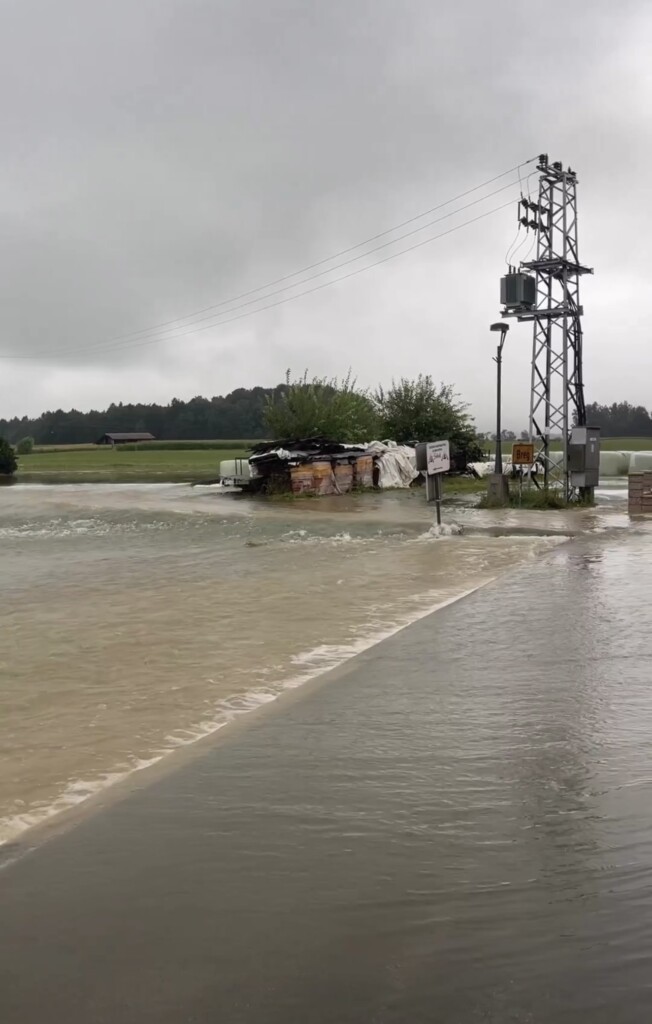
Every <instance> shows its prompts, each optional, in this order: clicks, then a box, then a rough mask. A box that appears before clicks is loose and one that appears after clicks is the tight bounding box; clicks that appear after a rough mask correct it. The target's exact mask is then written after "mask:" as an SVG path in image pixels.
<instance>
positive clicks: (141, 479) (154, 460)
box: [16, 442, 247, 483]
mask: <svg viewBox="0 0 652 1024" xmlns="http://www.w3.org/2000/svg"><path fill="white" fill-rule="evenodd" d="M234 443H237V442H234ZM246 454H247V453H246V451H245V449H244V448H232V449H220V450H215V449H212V448H209V447H207V446H202V447H200V448H194V449H191V450H188V449H181V450H176V449H173V448H165V449H160V448H156V449H154V448H151V449H150V448H147V447H146V446H143V447H141V448H139V449H137V450H133V449H132V450H131V451H124V450H123V449H121V448H120V447H119V446H117V447H115V448H111V447H106V448H105V447H95V446H94V445H77V446H67V447H65V448H56V447H53V448H51V449H45V448H40V449H39V450H38V451H35V452H34V453H33V454H32V455H20V456H19V457H18V473H17V474H16V479H17V480H18V481H19V482H22V483H183V482H186V481H188V482H191V483H196V482H201V481H202V480H215V479H216V478H217V476H218V473H219V468H220V462H222V461H223V460H226V459H239V458H243V457H245V456H246Z"/></svg>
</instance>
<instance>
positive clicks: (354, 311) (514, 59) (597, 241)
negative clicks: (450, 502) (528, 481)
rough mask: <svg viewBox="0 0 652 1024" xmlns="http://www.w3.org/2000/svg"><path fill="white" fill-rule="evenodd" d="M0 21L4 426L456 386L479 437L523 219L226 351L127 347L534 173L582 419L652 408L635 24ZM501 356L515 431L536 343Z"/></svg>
mask: <svg viewBox="0 0 652 1024" xmlns="http://www.w3.org/2000/svg"><path fill="white" fill-rule="evenodd" d="M537 13H540V14H541V19H542V20H541V21H540V22H539V23H537V22H536V20H535V19H536V16H537ZM0 14H1V24H0V121H1V125H2V147H1V148H0V184H1V188H0V218H1V226H2V232H1V244H0V323H1V330H0V353H4V354H16V355H20V356H23V357H24V356H36V357H37V358H34V359H24V358H23V359H20V360H10V361H5V360H2V361H0V416H3V415H4V416H11V415H15V414H23V413H28V414H36V413H39V412H41V411H43V410H44V409H46V408H57V407H64V408H68V407H70V406H76V407H77V408H81V409H88V408H90V407H93V406H94V407H102V406H105V405H106V404H108V403H109V402H110V401H120V400H122V401H131V400H143V401H153V400H157V401H168V400H169V399H170V398H171V397H172V396H177V397H179V398H190V397H191V396H193V395H194V394H204V395H208V396H211V395H214V394H223V393H226V392H227V391H230V390H232V389H233V388H234V387H238V386H251V385H253V384H265V385H268V384H274V383H276V382H277V381H279V380H280V379H281V378H282V376H283V374H284V371H285V368H286V367H288V366H290V367H293V368H294V369H296V370H297V372H301V371H303V369H305V368H306V367H307V368H309V370H310V371H311V372H314V373H317V374H329V375H330V374H340V375H341V374H344V373H346V371H347V369H348V368H349V366H350V367H351V368H352V370H353V372H354V373H355V374H356V375H357V376H358V379H359V380H360V381H361V382H363V383H365V384H375V383H376V382H378V381H383V382H388V381H389V380H391V378H392V377H398V376H403V375H408V376H409V375H414V374H416V373H418V372H419V371H423V372H430V373H432V374H433V375H434V376H435V377H436V378H437V379H441V380H444V381H447V382H454V383H455V384H456V385H457V386H458V389H459V390H460V391H461V392H462V394H463V395H464V396H465V397H466V398H467V399H468V400H469V401H470V402H471V404H472V407H473V411H474V413H475V415H476V418H477V421H478V424H479V425H480V426H481V427H488V426H489V425H490V417H491V410H492V408H493V364H492V362H491V351H492V346H493V344H494V338H490V336H489V335H488V331H487V327H488V324H489V323H490V322H491V321H492V320H495V319H496V318H497V316H498V313H499V302H498V281H499V278H500V275H501V274H502V273H503V270H504V256H505V251H506V249H507V246H508V245H509V243H510V242H511V241H512V238H513V235H514V231H515V211H514V209H513V208H511V207H510V208H509V209H505V210H503V211H502V212H497V213H495V214H493V215H491V216H489V217H487V218H486V219H483V220H480V221H478V222H477V223H475V224H473V225H469V226H468V227H464V228H462V229H461V230H459V231H456V232H454V233H453V234H451V235H448V236H446V237H443V238H441V239H439V240H437V241H434V242H432V243H431V244H429V245H425V246H422V247H421V248H419V249H417V250H415V251H414V252H413V253H411V254H408V255H404V256H402V257H400V258H397V259H395V260H391V261H390V262H388V263H386V264H384V265H383V266H379V267H377V268H375V269H372V270H369V271H368V272H366V273H362V274H359V275H357V276H355V277H353V278H351V279H350V280H348V281H344V282H342V283H340V284H336V285H334V286H332V287H327V288H324V289H322V290H320V291H318V292H316V293H315V294H312V295H306V296H304V297H303V298H299V299H297V300H296V301H291V302H287V303H284V304H283V305H279V306H276V307H275V308H272V309H269V310H267V311H264V312H261V313H258V314H256V315H252V316H247V317H244V318H242V319H239V320H237V321H235V322H232V323H230V324H225V325H224V326H222V327H217V326H214V327H209V329H203V330H201V331H199V332H196V333H188V331H189V327H188V325H187V324H186V325H185V326H184V325H182V326H181V327H178V328H177V329H176V330H174V331H169V330H168V331H167V333H165V332H162V331H159V332H158V333H157V334H146V335H138V336H135V337H134V336H133V335H134V332H138V331H143V330H145V329H147V328H150V327H152V326H153V325H158V324H161V323H165V322H167V321H171V320H175V319H177V318H182V317H184V316H185V315H186V314H189V313H192V312H193V311H195V310H200V309H203V308H205V307H207V306H211V305H213V304H216V303H219V302H221V301H222V300H224V299H229V298H230V297H232V296H237V295H239V294H241V293H242V292H246V291H249V289H251V288H255V287H257V286H259V285H262V284H265V283H266V282H267V281H271V280H273V279H276V278H279V277H281V276H283V275H285V274H289V273H292V272H293V271H295V270H298V269H299V268H301V267H304V266H306V265H308V264H311V263H313V262H315V261H317V260H319V259H321V258H323V257H326V256H329V255H330V254H331V253H334V252H337V251H339V250H342V249H345V248H347V247H348V246H351V245H354V244H356V243H357V242H359V241H361V240H362V239H364V238H366V237H368V236H370V235H374V234H376V233H377V232H380V231H383V230H384V229H386V228H389V227H391V226H392V225H394V224H396V223H398V222H400V221H403V220H406V219H407V218H409V217H412V216H414V215H415V214H417V213H419V212H420V211H422V210H425V209H428V208H430V207H433V206H435V205H436V204H437V203H440V202H443V201H445V200H447V199H449V198H450V197H452V196H454V195H456V194H457V193H460V192H462V191H464V190H465V189H467V188H471V187H473V186H474V185H477V184H479V183H480V182H482V181H483V180H485V179H487V178H490V177H492V176H493V175H495V174H499V173H500V172H502V171H504V170H506V169H507V168H509V167H512V166H513V165H516V164H518V163H519V162H521V161H524V160H526V159H528V158H530V157H533V156H535V155H536V154H538V153H540V152H548V153H549V155H550V158H551V160H557V159H560V160H562V161H563V162H564V163H566V164H571V165H572V167H573V168H575V169H577V171H578V173H579V176H580V186H579V206H580V255H581V258H582V260H583V262H585V263H588V264H589V265H590V266H594V267H595V272H596V276H595V278H588V279H585V281H584V282H583V286H584V287H583V295H582V298H583V302H584V306H585V309H586V317H585V336H586V374H585V375H586V382H587V400H589V401H592V400H598V401H612V400H618V399H625V398H628V399H630V400H632V401H635V402H641V403H643V404H646V405H650V404H652V396H651V395H650V388H649V379H650V363H651V357H650V354H649V353H650V343H649V337H648V335H649V329H648V326H647V317H646V316H645V315H644V309H643V307H642V302H643V301H644V299H645V296H646V295H647V293H648V289H649V280H650V278H651V277H652V255H651V254H650V249H649V246H648V245H647V244H646V241H645V232H646V227H647V225H648V223H649V220H650V213H651V212H652V192H651V191H650V188H649V180H648V179H649V156H650V150H651V149H652V144H651V142H650V128H649V110H650V108H651V106H652V63H651V62H650V59H649V54H650V52H651V49H650V48H651V45H652V4H650V3H649V2H645V0H625V2H624V3H623V2H621V3H620V4H619V5H616V4H615V3H613V0H609V2H606V0H549V2H548V3H547V4H546V5H545V6H543V7H541V6H537V5H535V4H526V3H521V2H518V3H517V2H513V0H493V2H492V3H488V2H486V0H474V2H471V0H457V2H456V3H454V4H449V3H446V4H444V3H441V2H436V0H435V2H433V0H401V2H399V0H366V2H365V0H329V2H328V3H323V2H320V3H317V2H316V0H303V2H301V0H112V2H111V3H108V2H104V3H103V2H101V0H100V2H96V3H89V2H88V0H60V2H59V3H57V4H55V3H52V0H0ZM532 166H534V165H532ZM511 180H514V181H516V176H515V175H512V176H511V178H510V177H507V178H505V179H502V180H501V181H500V182H497V183H496V184H495V185H493V186H491V187H490V188H489V189H488V191H491V190H492V189H493V188H497V187H499V186H500V185H502V184H505V183H506V182H509V181H511ZM517 195H518V187H517V186H515V187H514V188H512V189H508V190H505V191H504V192H501V193H500V194H499V195H496V196H494V197H493V198H491V199H488V200H487V201H486V202H485V203H484V204H478V206H476V207H472V208H471V209H469V210H467V211H465V212H464V213H463V214H461V215H460V216H459V217H457V218H456V219H455V218H453V219H451V220H448V221H443V222H442V223H441V224H439V225H435V226H434V227H432V228H430V229H428V230H427V231H424V232H423V233H422V234H420V235H417V236H415V237H414V238H413V239H411V240H407V241H406V242H404V243H403V245H407V244H409V241H418V240H419V239H420V238H421V237H429V236H431V235H432V234H435V233H438V232H439V231H444V230H446V229H447V228H448V227H450V226H452V225H454V224H456V223H459V222H460V221H462V220H465V219H468V218H469V217H472V216H477V214H478V213H481V212H484V211H486V210H490V209H493V208H495V207H496V206H498V205H501V204H502V203H504V202H506V201H508V200H509V199H510V198H511V197H514V199H516V197H517ZM474 198H476V196H475V195H473V196H470V197H469V199H467V200H466V202H469V201H470V200H471V199H474ZM460 205H461V204H460ZM445 212H447V211H446V210H444V211H441V213H439V214H433V215H432V217H429V218H426V220H432V219H433V218H434V217H436V216H442V214H443V213H445ZM405 230H408V229H405ZM381 241H384V239H381ZM377 244H378V243H377ZM400 247H401V246H397V247H396V248H400ZM393 251H395V249H391V248H390V249H388V250H384V251H383V252H382V253H380V254H378V256H376V257H375V258H376V259H377V258H379V257H380V256H382V255H386V254H387V253H390V252H393ZM371 261H372V260H371V259H370V260H368V261H367V262H371ZM336 262H337V261H336ZM363 263H364V261H360V263H358V264H353V265H352V266H351V267H348V268H346V269H347V270H349V269H355V268H356V267H357V266H359V265H361V264H363ZM319 269H321V268H319ZM315 272H316V271H312V273H315ZM342 272H345V271H341V272H340V273H342ZM328 279H329V278H328V276H326V277H322V278H319V279H318V280H317V281H315V282H314V283H315V284H319V283H322V282H323V281H325V280H328ZM277 287H278V286H277ZM306 287H310V286H306ZM296 290H301V289H295V291H296ZM286 294H288V293H283V295H286ZM290 294H293V293H290ZM280 297H283V296H276V297H275V298H274V299H270V300H269V301H270V302H272V301H275V300H276V299H278V298H280ZM243 301H245V300H240V303H241V302H243ZM240 303H236V305H240ZM224 308H226V309H228V308H230V307H228V306H227V307H224ZM252 308H255V307H252V306H247V307H245V308H243V309H241V310H239V312H249V311H250V310H251V309H252ZM219 312H222V310H219ZM232 315H236V314H232ZM224 318H227V316H225V317H224ZM212 322H213V321H211V320H209V321H208V323H209V324H210V323H212ZM206 324H207V321H206V320H203V321H201V322H197V326H202V327H204V328H205V327H206ZM126 335H129V336H130V337H129V338H126V337H124V336H126ZM118 338H121V339H122V340H121V341H117V340H115V339H118ZM152 338H157V339H158V341H157V343H155V344H151V343H148V344H143V342H144V341H148V342H150V341H151V340H152ZM161 339H163V340H161ZM130 342H131V345H130V344H129V343H130ZM134 342H138V345H134V344H133V343H134ZM109 343H111V344H112V345H113V348H111V344H109ZM507 345H508V348H507V350H506V353H505V356H506V365H505V377H506V395H505V407H506V415H505V419H506V421H507V425H511V426H513V428H514V429H520V428H521V427H524V426H525V425H526V422H527V404H528V385H529V379H528V363H529V357H530V329H529V328H528V327H527V326H526V325H522V326H518V327H516V326H515V327H514V328H513V329H512V331H511V333H510V336H509V339H508V343H507ZM94 349H95V351H94Z"/></svg>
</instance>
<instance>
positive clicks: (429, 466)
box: [426, 441, 451, 526]
mask: <svg viewBox="0 0 652 1024" xmlns="http://www.w3.org/2000/svg"><path fill="white" fill-rule="evenodd" d="M450 468H451V453H450V444H449V442H448V441H430V442H429V443H428V444H427V445H426V474H427V475H426V500H427V501H434V502H435V505H436V514H437V526H441V477H442V473H447V472H448V470H449V469H450Z"/></svg>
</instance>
